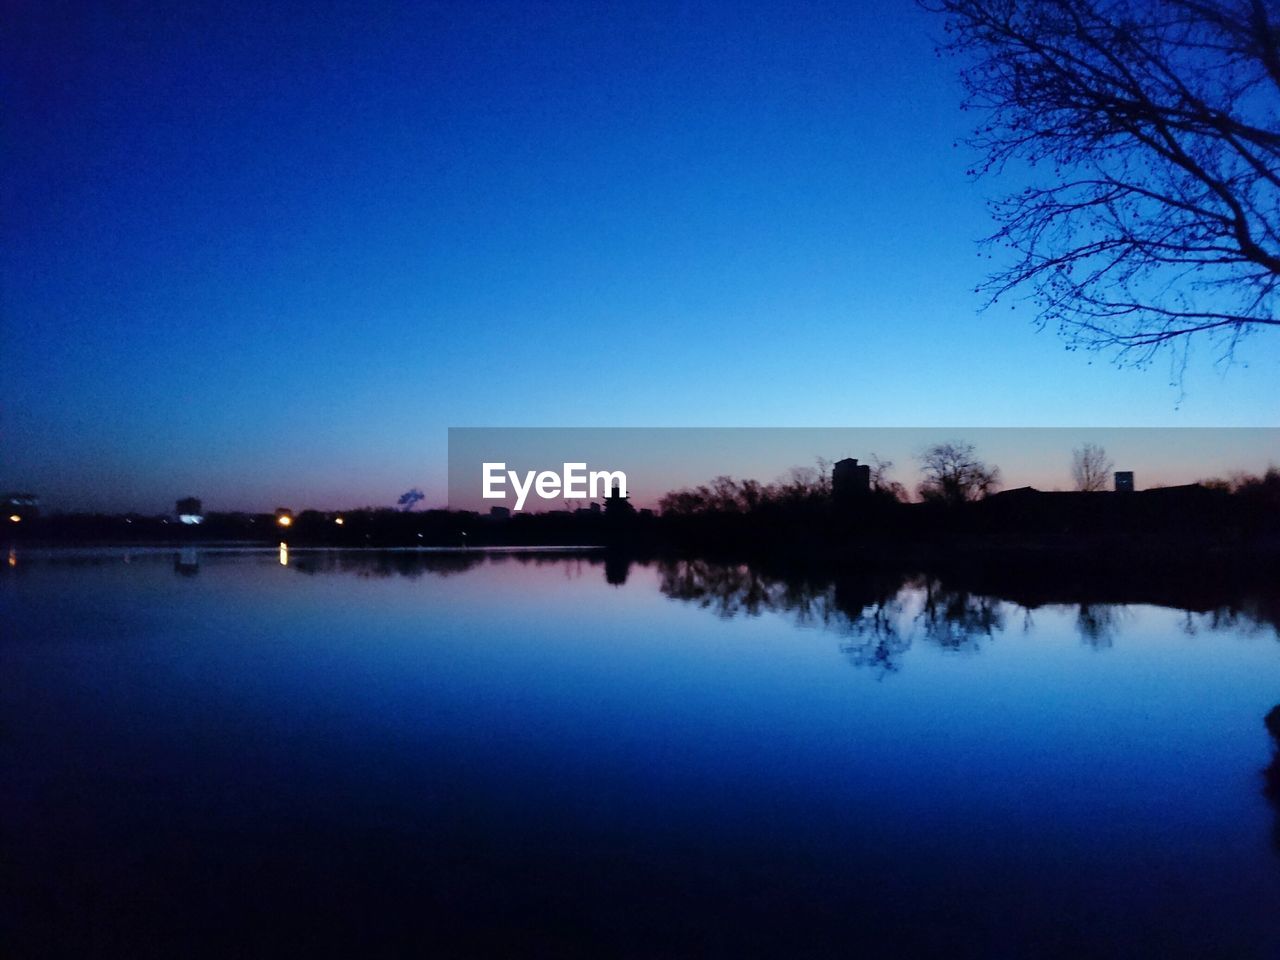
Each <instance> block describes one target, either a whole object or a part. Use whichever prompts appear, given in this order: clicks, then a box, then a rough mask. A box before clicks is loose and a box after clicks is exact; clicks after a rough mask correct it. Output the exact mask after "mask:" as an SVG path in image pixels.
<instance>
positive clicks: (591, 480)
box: [481, 461, 627, 510]
mask: <svg viewBox="0 0 1280 960" xmlns="http://www.w3.org/2000/svg"><path fill="white" fill-rule="evenodd" d="M481 471H482V476H483V492H482V493H481V496H482V497H483V498H484V499H485V500H505V499H507V490H506V485H507V483H508V482H510V484H511V490H512V492H514V493H515V495H516V503H515V509H516V510H523V509H524V504H525V501H526V500H527V499H528V497H529V494H530V493H531V492H532V493H535V494H537V496H538V498H539V499H541V500H587V499H591V500H595V499H598V498H600V497H603V496H606V495H608V494H611V493H613V491H614V490H616V491H617V493H616V496H619V497H625V496H626V495H627V475H626V474H625V473H624V472H623V471H621V470H587V465H586V463H566V464H564V470H563V471H562V472H560V473H556V472H555V471H554V470H541V471H539V470H526V471H525V473H524V476H523V477H521V475H520V473H519V472H518V471H515V470H508V469H507V465H506V463H503V462H498V463H490V462H487V461H486V462H485V463H484V464H483V465H482V467H481ZM522 480H523V482H521V481H522Z"/></svg>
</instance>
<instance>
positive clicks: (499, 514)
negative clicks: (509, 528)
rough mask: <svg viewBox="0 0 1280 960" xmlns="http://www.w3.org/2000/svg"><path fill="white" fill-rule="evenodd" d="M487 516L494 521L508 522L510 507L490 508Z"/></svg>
mask: <svg viewBox="0 0 1280 960" xmlns="http://www.w3.org/2000/svg"><path fill="white" fill-rule="evenodd" d="M489 516H490V518H492V519H494V520H510V519H511V508H510V507H490V508H489Z"/></svg>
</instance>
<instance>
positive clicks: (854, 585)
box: [658, 559, 1280, 674]
mask: <svg viewBox="0 0 1280 960" xmlns="http://www.w3.org/2000/svg"><path fill="white" fill-rule="evenodd" d="M1003 573H1005V572H1003V571H999V570H992V569H985V570H978V571H973V572H970V573H969V574H968V575H967V576H965V575H963V574H953V573H948V574H946V575H932V574H931V575H916V576H908V575H905V574H902V573H887V572H884V571H870V570H865V569H863V570H855V571H832V570H830V569H823V568H819V569H814V568H811V567H803V568H796V569H789V568H787V567H780V568H764V567H757V566H752V565H750V564H745V563H738V564H734V563H716V562H713V561H710V560H705V559H681V560H664V561H660V562H659V563H658V575H659V587H660V589H661V590H662V593H663V594H664V595H666V596H668V597H670V598H672V599H675V600H680V601H683V602H686V603H693V604H696V605H698V606H699V607H702V608H703V609H707V610H710V611H712V612H713V613H715V614H716V615H717V616H719V617H724V618H730V617H736V616H740V615H741V616H747V617H756V616H760V615H762V614H764V613H774V614H782V615H786V616H788V617H789V618H791V619H792V620H793V621H794V622H795V623H796V624H798V625H800V626H811V625H812V626H820V627H822V628H823V629H826V630H829V631H831V632H833V633H836V634H837V635H838V636H839V643H840V649H841V651H842V652H843V653H844V654H845V655H846V656H847V657H848V658H849V660H850V662H852V663H853V664H855V665H856V666H860V667H862V666H865V667H869V668H871V669H872V670H874V671H876V672H879V673H882V674H884V673H893V672H896V671H898V670H899V669H900V668H901V665H902V658H903V656H904V654H905V653H906V651H907V650H909V649H910V648H911V645H912V644H913V643H914V642H917V641H919V642H922V643H926V644H932V645H933V646H935V647H937V648H939V649H942V650H945V651H949V652H976V651H977V650H979V649H980V648H981V645H982V644H983V643H984V642H985V641H988V640H990V639H992V638H994V637H995V636H997V635H998V634H1000V633H1003V632H1004V631H1005V630H1006V629H1007V623H1008V621H1009V618H1010V616H1013V617H1014V618H1015V619H1014V622H1015V623H1021V624H1022V627H1023V629H1026V628H1028V626H1029V625H1030V623H1031V617H1032V614H1033V612H1034V611H1035V610H1037V609H1040V608H1041V607H1042V606H1043V607H1049V608H1055V609H1060V610H1065V611H1067V612H1069V611H1072V610H1074V612H1075V629H1076V631H1077V633H1078V634H1079V635H1080V638H1081V639H1082V640H1083V641H1084V642H1085V643H1086V644H1088V645H1089V646H1090V647H1093V648H1094V649H1097V650H1105V649H1108V648H1110V647H1111V646H1112V645H1113V644H1114V643H1115V642H1116V638H1117V637H1118V636H1119V635H1120V632H1121V629H1122V627H1123V625H1124V623H1125V621H1126V620H1127V619H1128V618H1129V616H1130V606H1131V604H1133V603H1151V602H1158V603H1160V604H1161V605H1164V606H1173V605H1176V604H1177V603H1178V599H1177V594H1176V593H1169V595H1167V596H1166V595H1164V594H1160V595H1159V596H1158V597H1157V596H1152V595H1151V592H1150V586H1149V584H1146V583H1138V584H1130V585H1126V583H1125V582H1124V581H1123V580H1114V579H1113V580H1110V581H1108V582H1107V584H1106V592H1103V591H1100V590H1098V589H1096V588H1092V587H1091V585H1088V584H1085V585H1081V584H1078V583H1076V584H1072V583H1069V584H1067V585H1066V586H1063V585H1060V584H1055V583H1054V581H1053V580H1052V578H1051V577H1046V578H1044V579H1042V580H1041V579H1036V578H1033V577H1031V575H1030V573H1031V572H1030V571H1026V570H1018V571H1012V572H1010V573H1009V576H1008V580H1009V584H1008V587H1007V592H1001V590H1000V589H999V584H1000V582H1001V580H1000V576H1001V575H1003ZM974 584H977V585H978V586H977V587H975V586H974ZM1212 586H1213V585H1206V584H1200V585H1199V586H1198V589H1197V591H1196V592H1195V593H1194V594H1191V595H1188V596H1187V597H1186V598H1185V599H1184V600H1183V602H1184V603H1186V604H1187V608H1186V609H1187V620H1186V629H1188V630H1189V631H1192V632H1195V631H1197V630H1202V629H1203V630H1239V629H1240V628H1241V627H1248V628H1250V629H1254V630H1260V629H1276V623H1277V620H1278V619H1280V617H1277V613H1278V612H1280V611H1277V610H1276V609H1274V607H1275V606H1276V604H1275V601H1274V600H1272V599H1270V598H1267V597H1265V596H1253V595H1251V594H1248V595H1242V594H1236V593H1229V594H1227V595H1226V597H1225V598H1224V596H1223V593H1222V592H1217V593H1215V592H1213V590H1211V589H1210V588H1211V587H1212ZM1171 589H1172V588H1170V590H1171ZM1076 590H1079V593H1080V594H1081V598H1080V599H1077V600H1074V602H1069V598H1071V596H1072V593H1073V592H1075V591H1076ZM1126 590H1132V591H1133V594H1132V599H1128V596H1129V595H1128V594H1127V593H1126ZM1019 612H1020V613H1021V616H1020V617H1019V616H1018V614H1019Z"/></svg>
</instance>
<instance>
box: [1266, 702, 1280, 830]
mask: <svg viewBox="0 0 1280 960" xmlns="http://www.w3.org/2000/svg"><path fill="white" fill-rule="evenodd" d="M1263 723H1265V724H1266V725H1267V732H1268V733H1269V734H1271V748H1272V753H1271V763H1269V764H1268V765H1267V768H1266V769H1265V770H1263V771H1262V777H1263V787H1262V792H1263V794H1264V795H1265V796H1266V798H1267V799H1268V800H1269V801H1271V806H1272V807H1274V808H1275V811H1276V821H1275V824H1274V826H1273V827H1272V832H1271V839H1272V842H1273V843H1274V845H1275V848H1276V852H1277V853H1280V704H1277V705H1276V706H1274V707H1272V708H1271V712H1270V713H1268V714H1267V716H1266V718H1265V719H1264V720H1263Z"/></svg>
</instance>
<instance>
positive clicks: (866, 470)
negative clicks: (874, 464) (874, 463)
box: [831, 457, 871, 500]
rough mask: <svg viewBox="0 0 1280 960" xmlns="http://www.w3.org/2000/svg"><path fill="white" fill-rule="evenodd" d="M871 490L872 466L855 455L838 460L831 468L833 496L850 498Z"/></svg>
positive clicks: (840, 498)
mask: <svg viewBox="0 0 1280 960" xmlns="http://www.w3.org/2000/svg"><path fill="white" fill-rule="evenodd" d="M870 492H871V467H870V466H868V465H867V464H865V463H858V461H857V460H855V459H854V458H853V457H845V458H844V459H843V460H837V461H836V462H835V465H834V466H833V467H832V468H831V496H832V497H833V498H834V499H836V500H848V499H849V498H851V497H859V496H862V495H863V494H867V493H870Z"/></svg>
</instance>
